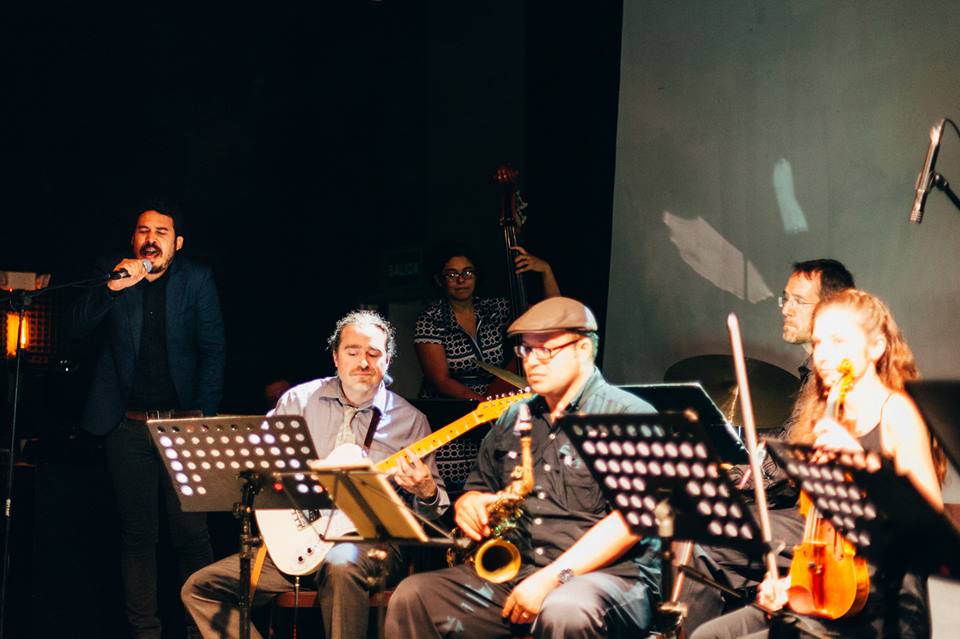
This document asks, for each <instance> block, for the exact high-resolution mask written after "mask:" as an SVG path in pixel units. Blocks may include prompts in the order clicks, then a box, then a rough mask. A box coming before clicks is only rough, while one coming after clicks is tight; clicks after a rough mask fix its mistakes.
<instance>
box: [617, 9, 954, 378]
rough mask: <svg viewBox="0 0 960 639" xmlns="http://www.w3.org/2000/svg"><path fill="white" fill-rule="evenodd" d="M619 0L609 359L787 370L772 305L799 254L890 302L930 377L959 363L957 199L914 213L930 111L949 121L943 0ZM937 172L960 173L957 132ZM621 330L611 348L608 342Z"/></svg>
mask: <svg viewBox="0 0 960 639" xmlns="http://www.w3.org/2000/svg"><path fill="white" fill-rule="evenodd" d="M922 7H923V8H922V11H921V10H920V6H919V5H914V4H911V3H903V2H898V1H890V0H885V1H881V2H842V3H837V2H829V1H827V0H821V1H810V2H741V1H739V0H738V1H723V2H716V1H715V0H704V1H698V2H684V3H663V2H649V1H637V2H627V3H625V7H624V16H623V38H622V59H621V76H620V77H621V83H620V112H619V128H618V140H617V164H616V186H615V191H614V218H613V234H612V237H613V244H612V260H611V267H610V289H609V290H610V293H609V299H610V302H609V307H608V317H607V332H608V342H607V343H608V348H607V351H606V371H607V373H608V374H609V375H610V376H611V377H612V378H613V379H614V380H616V381H617V382H621V383H625V382H649V381H656V380H659V379H661V378H662V376H663V373H664V371H665V369H666V368H667V367H668V366H670V365H671V364H672V363H674V362H676V361H677V360H680V359H682V358H685V357H689V356H692V355H698V354H702V353H727V352H729V343H728V340H727V335H726V331H725V318H726V315H727V313H729V312H731V311H735V312H736V313H737V314H738V315H739V316H740V320H741V324H742V328H743V332H744V337H745V342H746V351H747V355H748V356H751V357H756V358H760V359H764V360H767V361H770V362H773V363H776V364H778V365H780V366H781V367H783V368H785V369H788V370H791V371H794V370H795V367H796V366H797V364H798V363H799V362H800V361H801V359H802V353H801V351H800V350H799V349H798V348H796V347H793V346H789V345H786V344H784V343H783V342H782V341H781V338H780V325H781V324H780V315H779V311H778V308H777V304H776V298H777V295H778V294H779V293H780V291H781V289H782V287H783V285H784V282H785V281H786V278H787V276H788V275H789V271H790V264H791V263H792V262H794V261H797V260H803V259H809V258H818V257H833V258H837V259H840V260H841V261H843V262H844V263H845V264H846V265H847V266H848V267H849V268H850V270H851V271H852V272H853V273H854V275H855V276H856V279H857V283H858V285H859V286H860V287H861V288H864V289H866V290H868V291H870V292H873V293H875V294H877V295H879V296H880V297H882V298H883V299H885V300H886V301H887V302H888V303H889V304H890V306H891V308H892V310H893V313H894V315H895V316H896V318H897V320H898V321H899V323H900V324H901V326H902V328H903V330H904V332H905V334H906V338H907V340H908V341H909V343H910V344H911V346H912V347H913V349H914V350H915V352H916V355H917V358H918V360H919V364H920V367H921V370H922V372H923V373H924V374H925V375H926V376H928V377H934V376H952V377H956V376H958V375H960V361H958V359H957V353H958V351H960V348H958V347H960V337H958V334H960V277H958V271H960V212H958V211H957V210H955V209H954V207H953V205H952V204H951V203H950V202H949V201H948V200H947V199H946V198H945V196H944V195H943V194H942V193H938V192H937V193H934V194H932V195H931V196H930V198H929V200H928V204H927V210H926V217H925V218H924V222H923V224H922V225H921V226H914V225H908V223H907V216H908V211H909V209H910V206H911V203H912V199H913V187H914V183H915V180H916V178H917V173H918V172H919V170H920V165H921V163H922V160H923V157H924V153H925V151H926V148H927V143H928V139H929V137H928V132H929V129H930V127H931V126H932V125H933V123H934V122H935V121H936V120H937V119H939V118H940V117H944V116H947V117H952V118H953V119H955V120H956V119H958V118H960V82H957V70H958V64H960V40H958V39H957V37H956V34H957V32H958V29H960V17H958V15H957V12H956V4H955V3H953V2H947V1H939V2H927V3H923V5H922ZM938 168H939V169H940V170H941V171H942V173H943V174H944V175H945V176H946V177H947V179H951V178H952V179H953V180H957V179H960V139H958V138H957V136H956V134H955V133H954V132H953V131H952V130H948V131H947V132H946V133H945V135H944V142H943V147H942V151H941V154H940V161H939V164H938ZM611 344H616V345H617V346H616V347H615V348H613V347H610V345H611Z"/></svg>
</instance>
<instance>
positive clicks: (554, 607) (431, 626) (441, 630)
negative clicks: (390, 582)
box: [386, 565, 652, 639]
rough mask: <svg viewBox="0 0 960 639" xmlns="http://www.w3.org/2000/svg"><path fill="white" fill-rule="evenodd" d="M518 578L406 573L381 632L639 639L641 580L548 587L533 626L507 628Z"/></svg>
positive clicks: (644, 611) (600, 579)
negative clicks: (508, 604) (507, 605)
mask: <svg viewBox="0 0 960 639" xmlns="http://www.w3.org/2000/svg"><path fill="white" fill-rule="evenodd" d="M530 572H531V571H530V570H529V569H528V570H525V571H523V572H522V573H521V575H522V576H526V575H528V574H530ZM520 581H521V579H514V580H512V581H508V582H506V583H502V584H493V583H490V582H488V581H486V580H484V579H481V578H480V577H478V576H477V574H476V572H475V571H474V569H473V567H472V566H468V565H459V566H454V567H453V568H445V569H443V570H437V571H433V572H425V573H420V574H416V575H413V576H410V577H407V578H406V579H404V580H403V581H401V582H400V585H399V586H397V589H396V590H395V591H394V593H393V597H392V598H391V599H390V605H389V607H388V608H387V622H386V636H387V637H389V638H390V639H407V638H409V639H426V638H428V637H462V638H466V637H469V638H470V639H487V638H490V639H493V638H496V637H504V638H506V637H512V636H515V635H517V634H521V635H522V634H526V633H528V632H529V633H531V634H532V635H533V636H534V637H537V638H538V639H539V638H542V637H550V638H556V639H560V638H561V637H565V638H568V639H577V638H587V637H642V636H644V635H645V631H646V630H647V629H648V628H649V627H650V625H651V620H652V613H651V604H650V601H649V598H648V593H647V587H646V585H645V584H644V583H643V582H642V581H640V580H639V579H625V578H622V577H615V576H613V575H608V574H605V573H602V572H594V573H589V574H586V575H580V576H577V577H574V578H573V579H572V580H571V581H569V582H568V583H566V584H564V585H562V586H559V587H557V588H556V589H555V590H553V591H552V592H550V594H548V595H547V597H546V599H544V601H543V606H542V610H541V611H540V614H539V615H538V617H537V619H536V621H535V622H534V623H533V626H532V627H531V626H530V625H529V624H528V625H523V626H518V625H513V624H511V623H510V621H509V620H508V619H504V618H503V617H501V615H500V613H501V610H502V608H503V604H504V602H505V601H506V599H507V596H508V595H509V594H510V591H511V590H513V588H514V586H516V585H517V584H518V583H519V582H520Z"/></svg>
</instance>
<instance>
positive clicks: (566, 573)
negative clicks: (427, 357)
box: [557, 568, 574, 586]
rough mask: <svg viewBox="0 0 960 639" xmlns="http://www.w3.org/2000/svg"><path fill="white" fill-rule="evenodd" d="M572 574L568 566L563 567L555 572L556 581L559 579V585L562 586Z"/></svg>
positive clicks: (571, 577)
mask: <svg viewBox="0 0 960 639" xmlns="http://www.w3.org/2000/svg"><path fill="white" fill-rule="evenodd" d="M573 576H574V575H573V570H571V569H570V568H564V569H563V570H561V571H560V572H558V573H557V581H559V582H560V585H561V586H562V585H563V584H565V583H567V582H568V581H570V580H571V579H573Z"/></svg>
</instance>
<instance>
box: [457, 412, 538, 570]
mask: <svg viewBox="0 0 960 639" xmlns="http://www.w3.org/2000/svg"><path fill="white" fill-rule="evenodd" d="M532 429H533V424H532V417H531V415H530V408H529V407H528V406H527V405H526V404H521V405H520V408H519V410H518V412H517V421H516V423H515V424H514V433H516V434H517V435H519V436H520V451H521V455H520V460H521V462H520V464H519V465H518V466H517V467H516V468H514V469H513V481H511V482H510V485H508V486H507V487H506V489H504V490H502V491H500V492H499V493H498V494H497V501H496V502H494V503H492V504H490V506H488V509H487V512H488V514H489V518H490V522H489V525H490V528H491V530H493V537H491V538H490V539H488V540H486V541H485V542H483V543H482V544H480V546H474V547H473V550H472V551H470V552H467V553H466V554H465V555H461V554H459V553H457V552H456V551H455V550H454V549H452V548H451V549H449V550H448V551H447V562H448V563H449V564H450V565H451V566H453V565H456V564H457V563H462V562H469V563H472V564H473V566H474V570H476V572H477V575H478V576H480V577H482V578H483V579H486V580H487V581H489V582H491V583H495V584H499V583H503V582H504V581H510V580H511V579H513V578H514V577H516V576H517V573H519V572H520V564H521V558H520V551H519V550H517V547H516V546H515V545H514V544H513V543H511V542H509V541H507V540H506V539H504V535H506V534H507V533H509V532H510V531H512V530H514V529H515V528H516V527H517V525H518V524H519V523H520V517H521V516H522V515H523V510H522V509H521V508H520V503H521V502H522V501H523V499H524V497H526V496H527V493H529V492H530V491H531V490H533V486H534V482H533V454H532V452H531V449H530V440H531V436H530V433H531V431H532ZM457 532H459V529H458V531H457Z"/></svg>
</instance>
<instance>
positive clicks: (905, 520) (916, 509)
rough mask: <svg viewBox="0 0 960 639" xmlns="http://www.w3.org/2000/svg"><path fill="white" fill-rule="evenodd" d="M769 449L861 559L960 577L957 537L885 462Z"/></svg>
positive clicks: (795, 448) (777, 445) (786, 446)
mask: <svg viewBox="0 0 960 639" xmlns="http://www.w3.org/2000/svg"><path fill="white" fill-rule="evenodd" d="M767 445H768V446H769V447H770V452H771V453H772V454H773V455H774V456H775V457H776V458H777V460H778V461H779V462H780V463H781V466H782V467H783V469H784V470H785V471H786V473H787V475H789V476H790V477H791V478H792V479H793V480H794V481H796V482H797V483H798V484H799V485H800V487H801V488H802V489H803V490H804V491H805V492H806V493H807V495H809V496H810V498H811V500H812V501H813V504H814V505H815V506H816V508H817V510H818V511H820V513H821V515H823V517H824V518H825V519H827V520H828V521H829V522H830V523H831V524H833V526H834V527H835V528H836V529H837V530H838V531H840V533H841V534H843V536H844V537H846V538H847V539H848V540H849V541H850V542H851V543H853V544H854V545H856V546H857V549H858V553H859V554H861V555H862V556H864V557H866V558H868V559H871V560H873V561H875V562H876V563H882V562H883V561H885V560H886V559H889V558H891V557H894V556H895V557H896V559H897V560H898V561H901V560H902V561H903V562H905V564H906V565H907V566H908V567H911V568H913V569H916V570H919V571H923V572H932V573H935V574H936V573H940V574H944V575H946V574H951V575H958V574H960V531H958V530H957V528H956V527H955V526H954V525H953V524H952V523H951V522H950V520H949V519H948V518H947V517H946V516H945V515H944V514H943V513H942V512H938V511H937V510H936V509H934V508H933V507H932V506H931V505H930V504H929V503H928V502H927V500H926V499H925V498H924V497H923V496H922V495H921V494H920V493H919V492H917V489H916V488H915V487H914V485H913V483H912V482H911V481H910V479H909V478H907V477H906V476H904V475H899V474H897V472H896V469H895V468H894V466H893V462H891V461H890V460H889V459H887V458H885V457H883V456H882V455H880V454H879V453H875V452H874V453H864V452H862V451H860V452H857V453H849V452H829V451H818V450H817V449H814V448H812V447H810V446H805V445H803V444H791V443H787V442H781V441H771V440H768V441H767Z"/></svg>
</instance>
